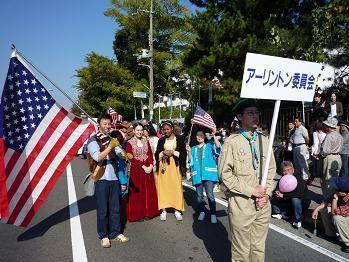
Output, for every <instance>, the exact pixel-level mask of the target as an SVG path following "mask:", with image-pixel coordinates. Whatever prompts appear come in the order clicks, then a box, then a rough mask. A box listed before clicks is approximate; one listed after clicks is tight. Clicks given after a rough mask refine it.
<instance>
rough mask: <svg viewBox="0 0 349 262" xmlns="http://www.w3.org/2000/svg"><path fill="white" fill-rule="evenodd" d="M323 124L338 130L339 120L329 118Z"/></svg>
mask: <svg viewBox="0 0 349 262" xmlns="http://www.w3.org/2000/svg"><path fill="white" fill-rule="evenodd" d="M323 124H324V125H326V126H328V127H331V128H337V124H338V120H337V118H334V117H331V116H329V117H328V118H327V119H326V120H325V121H324V122H323Z"/></svg>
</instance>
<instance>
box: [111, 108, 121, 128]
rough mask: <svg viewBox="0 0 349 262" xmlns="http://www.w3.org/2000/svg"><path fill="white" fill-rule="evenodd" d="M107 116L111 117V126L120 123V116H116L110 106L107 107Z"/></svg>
mask: <svg viewBox="0 0 349 262" xmlns="http://www.w3.org/2000/svg"><path fill="white" fill-rule="evenodd" d="M107 114H108V115H110V116H111V119H112V120H113V122H112V125H113V126H116V125H117V124H118V123H121V122H122V115H120V114H118V113H117V112H116V111H115V110H114V108H112V107H111V106H109V108H108V110H107Z"/></svg>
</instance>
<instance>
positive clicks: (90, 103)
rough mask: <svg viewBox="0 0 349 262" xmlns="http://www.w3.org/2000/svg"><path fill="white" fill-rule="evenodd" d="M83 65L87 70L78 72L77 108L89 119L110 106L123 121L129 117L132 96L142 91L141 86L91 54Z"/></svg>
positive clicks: (113, 64) (128, 74)
mask: <svg viewBox="0 0 349 262" xmlns="http://www.w3.org/2000/svg"><path fill="white" fill-rule="evenodd" d="M86 62H87V64H88V65H87V66H86V67H83V68H81V69H78V70H77V76H78V77H79V78H80V81H79V83H78V85H77V86H76V88H77V89H78V90H79V91H80V95H79V104H80V106H81V107H82V108H84V109H85V110H86V112H87V113H89V114H90V115H92V116H98V115H99V114H100V113H101V112H103V111H105V110H106V109H107V108H108V106H109V105H110V106H112V107H113V108H114V109H115V110H116V111H117V112H119V113H121V114H123V115H125V117H128V118H130V117H132V115H133V104H134V103H135V101H134V98H133V97H132V92H133V91H136V90H140V89H142V86H141V82H136V81H135V80H134V77H133V74H132V73H131V72H130V71H129V70H127V69H125V68H123V67H122V66H120V65H119V64H117V63H116V62H115V61H113V60H111V59H109V58H107V57H104V56H100V55H98V54H96V53H90V54H88V55H87V56H86Z"/></svg>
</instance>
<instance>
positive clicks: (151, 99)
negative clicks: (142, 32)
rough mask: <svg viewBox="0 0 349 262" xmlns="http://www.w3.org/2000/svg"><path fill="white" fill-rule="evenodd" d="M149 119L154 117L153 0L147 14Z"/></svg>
mask: <svg viewBox="0 0 349 262" xmlns="http://www.w3.org/2000/svg"><path fill="white" fill-rule="evenodd" d="M149 20H150V21H149V56H150V59H149V87H150V90H149V118H150V120H153V115H154V72H153V0H150V13H149Z"/></svg>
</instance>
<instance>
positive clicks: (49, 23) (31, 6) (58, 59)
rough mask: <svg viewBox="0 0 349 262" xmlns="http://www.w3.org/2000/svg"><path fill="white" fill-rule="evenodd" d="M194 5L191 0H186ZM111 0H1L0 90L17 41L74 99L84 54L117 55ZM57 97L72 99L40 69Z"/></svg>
mask: <svg viewBox="0 0 349 262" xmlns="http://www.w3.org/2000/svg"><path fill="white" fill-rule="evenodd" d="M182 2H183V3H184V4H185V5H186V6H188V7H189V8H190V9H191V10H193V9H195V8H194V7H193V6H192V5H191V4H190V3H189V1H186V0H183V1H182ZM110 6H111V4H110V1H109V0H60V1H47V0H31V1H28V0H15V1H14V0H1V1H0V36H1V37H0V90H1V89H2V88H3V85H4V83H5V77H6V74H7V70H8V64H9V58H10V54H11V44H12V43H13V44H15V45H16V47H17V49H18V50H19V51H21V52H22V53H23V54H24V55H25V56H26V57H27V58H28V59H29V60H31V62H33V63H34V64H35V65H36V66H37V67H38V68H39V69H40V70H41V71H43V72H44V73H45V74H46V75H47V76H48V77H49V78H51V80H53V81H54V82H55V83H56V84H57V85H58V86H59V87H61V88H62V89H63V90H64V91H65V92H67V93H68V94H69V95H70V96H71V97H72V98H73V99H74V100H76V98H77V95H78V92H77V90H76V89H75V88H74V87H73V86H74V85H75V84H76V83H77V81H78V79H77V78H76V77H74V75H75V70H76V69H78V68H81V67H82V66H85V65H86V63H85V62H84V59H85V55H86V54H88V53H90V52H92V51H94V52H96V53H98V54H100V55H105V56H108V57H110V58H114V53H113V49H112V45H113V40H114V34H115V31H116V29H117V24H116V23H115V22H114V21H113V20H112V19H111V18H109V17H105V16H104V14H103V13H104V11H105V10H106V9H107V8H108V7H110ZM36 76H37V77H38V78H39V79H40V80H42V83H43V84H44V85H45V86H46V87H47V89H52V90H53V91H50V92H51V93H52V95H53V96H54V98H55V99H56V100H57V101H58V102H59V103H60V104H61V105H63V106H65V107H67V108H70V107H71V102H70V101H69V100H67V99H66V98H65V97H64V96H63V95H61V94H60V93H59V91H58V90H56V89H55V88H54V87H52V86H49V85H48V84H47V83H46V82H45V81H44V80H43V78H42V77H41V76H40V75H39V74H38V73H36Z"/></svg>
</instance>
